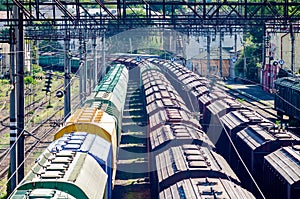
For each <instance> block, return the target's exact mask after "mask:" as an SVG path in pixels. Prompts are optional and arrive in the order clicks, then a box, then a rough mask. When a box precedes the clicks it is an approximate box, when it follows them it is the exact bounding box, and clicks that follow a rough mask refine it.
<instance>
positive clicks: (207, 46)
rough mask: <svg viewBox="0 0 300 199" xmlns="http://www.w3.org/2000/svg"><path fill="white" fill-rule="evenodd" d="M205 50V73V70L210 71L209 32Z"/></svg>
mask: <svg viewBox="0 0 300 199" xmlns="http://www.w3.org/2000/svg"><path fill="white" fill-rule="evenodd" d="M206 51H207V64H206V65H207V67H206V75H207V71H210V33H209V32H208V33H207V45H206Z"/></svg>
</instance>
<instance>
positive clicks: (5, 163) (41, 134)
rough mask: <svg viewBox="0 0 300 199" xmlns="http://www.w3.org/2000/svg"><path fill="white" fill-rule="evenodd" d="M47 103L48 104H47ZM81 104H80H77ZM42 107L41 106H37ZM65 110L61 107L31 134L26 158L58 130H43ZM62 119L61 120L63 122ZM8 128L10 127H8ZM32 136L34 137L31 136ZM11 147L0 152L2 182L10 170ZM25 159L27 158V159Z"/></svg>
mask: <svg viewBox="0 0 300 199" xmlns="http://www.w3.org/2000/svg"><path fill="white" fill-rule="evenodd" d="M77 98H79V95H75V96H74V97H73V98H72V101H75V100H76V99H77ZM46 103H47V102H46ZM76 103H79V102H76ZM37 107H40V106H37ZM63 109H64V106H61V107H59V108H58V109H57V110H56V111H55V112H54V113H52V114H51V115H50V116H48V117H47V118H46V119H44V120H43V121H42V122H41V123H39V124H38V125H37V126H35V127H34V128H33V129H32V130H31V131H30V132H29V134H28V135H27V136H26V138H25V143H27V144H26V145H25V156H26V157H27V156H28V155H29V154H30V153H31V152H32V151H33V150H34V149H35V148H36V146H37V145H38V144H39V143H41V142H43V140H45V139H46V138H47V137H48V136H50V135H51V134H52V133H53V132H54V131H55V130H57V128H58V126H56V127H53V126H50V125H49V128H47V129H46V130H41V129H42V128H44V127H45V125H46V124H48V123H49V121H51V120H52V119H53V118H55V116H56V115H57V114H58V113H59V112H60V111H61V110H63ZM61 119H62V118H59V120H61ZM6 128H8V127H6ZM31 135H32V136H31ZM37 138H38V139H37ZM9 152H10V149H9V147H7V148H4V149H1V151H0V180H2V179H4V178H5V177H6V176H7V173H8V169H9ZM26 157H25V158H26Z"/></svg>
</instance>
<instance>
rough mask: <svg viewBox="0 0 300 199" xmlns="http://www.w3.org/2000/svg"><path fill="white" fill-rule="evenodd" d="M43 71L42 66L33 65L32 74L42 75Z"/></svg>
mask: <svg viewBox="0 0 300 199" xmlns="http://www.w3.org/2000/svg"><path fill="white" fill-rule="evenodd" d="M42 71H43V69H42V67H41V66H39V65H36V64H32V73H33V74H35V73H40V72H42Z"/></svg>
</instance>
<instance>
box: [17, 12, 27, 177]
mask: <svg viewBox="0 0 300 199" xmlns="http://www.w3.org/2000/svg"><path fill="white" fill-rule="evenodd" d="M18 22H19V23H18V31H17V32H16V35H17V36H16V39H17V62H16V63H17V65H16V67H17V75H16V77H17V78H16V80H17V85H16V93H17V94H16V96H17V97H16V99H17V136H18V139H17V167H18V172H17V183H20V182H21V180H23V178H24V156H25V154H24V134H23V130H24V112H25V111H24V66H25V61H24V29H23V28H24V26H23V13H22V12H21V10H20V9H19V10H18Z"/></svg>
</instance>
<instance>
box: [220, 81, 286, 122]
mask: <svg viewBox="0 0 300 199" xmlns="http://www.w3.org/2000/svg"><path fill="white" fill-rule="evenodd" d="M216 86H217V87H218V88H220V89H222V90H224V91H225V92H227V93H229V94H230V95H231V96H233V97H234V98H236V99H237V100H238V101H240V102H241V103H243V104H244V105H246V106H247V107H251V108H252V109H254V110H255V111H257V112H258V113H260V114H261V115H263V116H264V117H266V118H268V119H270V120H271V121H273V122H275V121H276V120H281V118H280V117H279V116H278V115H277V112H276V111H275V109H274V108H273V107H274V103H270V102H265V101H263V100H261V99H260V98H258V97H255V96H253V95H251V94H249V93H247V92H244V91H241V90H239V89H237V88H233V87H232V86H230V85H226V84H224V83H220V82H217V83H216Z"/></svg>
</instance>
